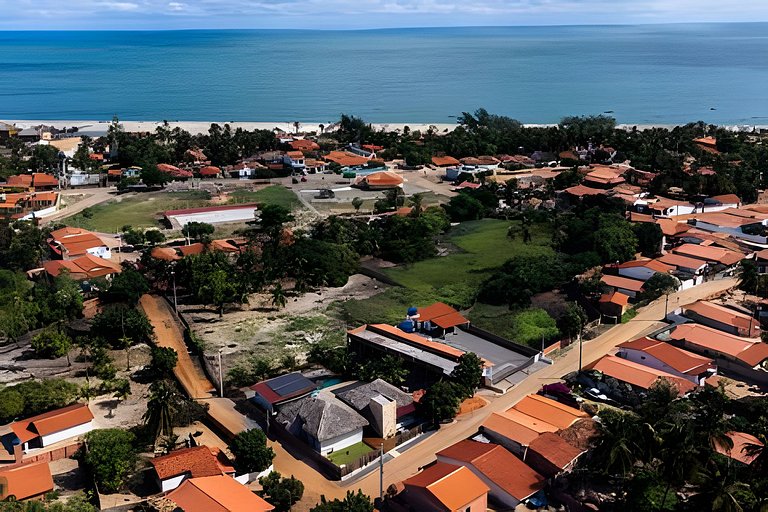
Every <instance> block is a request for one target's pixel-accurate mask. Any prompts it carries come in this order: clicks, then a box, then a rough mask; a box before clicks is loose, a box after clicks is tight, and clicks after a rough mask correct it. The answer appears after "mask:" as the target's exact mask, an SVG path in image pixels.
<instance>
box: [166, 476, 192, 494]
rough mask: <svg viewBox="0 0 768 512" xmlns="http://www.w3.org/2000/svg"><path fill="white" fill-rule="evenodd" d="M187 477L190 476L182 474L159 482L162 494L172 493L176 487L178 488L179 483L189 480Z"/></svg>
mask: <svg viewBox="0 0 768 512" xmlns="http://www.w3.org/2000/svg"><path fill="white" fill-rule="evenodd" d="M189 476H190V474H189V473H184V474H183V475H179V476H174V477H171V478H166V479H165V480H161V481H160V489H161V490H162V491H163V492H168V491H172V490H174V489H175V488H177V487H178V486H180V485H181V482H183V481H184V480H186V479H187V478H189Z"/></svg>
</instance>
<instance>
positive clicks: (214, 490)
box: [165, 475, 275, 512]
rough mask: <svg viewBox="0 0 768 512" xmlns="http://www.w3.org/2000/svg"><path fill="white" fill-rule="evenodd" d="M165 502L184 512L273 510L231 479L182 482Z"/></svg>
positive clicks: (207, 477) (212, 478)
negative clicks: (172, 503)
mask: <svg viewBox="0 0 768 512" xmlns="http://www.w3.org/2000/svg"><path fill="white" fill-rule="evenodd" d="M165 497H166V498H167V499H169V500H171V501H173V502H174V503H176V505H178V506H179V507H180V508H182V509H183V510H184V512H269V511H270V510H274V508H275V507H273V506H272V505H270V504H269V503H267V502H266V501H264V500H263V499H262V498H260V497H259V496H257V495H256V494H254V493H253V492H251V491H250V490H249V489H248V488H247V487H246V486H244V485H242V484H240V483H239V482H237V481H236V480H235V479H234V478H232V477H230V476H223V475H222V476H206V477H202V478H191V479H189V480H184V482H182V484H181V485H180V486H178V487H177V488H176V489H174V490H173V491H171V492H169V493H168V494H167V495H166V496H165Z"/></svg>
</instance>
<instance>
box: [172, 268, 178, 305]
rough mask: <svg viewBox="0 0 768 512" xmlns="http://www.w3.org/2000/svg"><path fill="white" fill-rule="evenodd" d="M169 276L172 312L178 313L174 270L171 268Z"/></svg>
mask: <svg viewBox="0 0 768 512" xmlns="http://www.w3.org/2000/svg"><path fill="white" fill-rule="evenodd" d="M171 277H172V278H173V312H174V313H178V312H179V311H178V306H177V304H176V272H175V271H173V270H171Z"/></svg>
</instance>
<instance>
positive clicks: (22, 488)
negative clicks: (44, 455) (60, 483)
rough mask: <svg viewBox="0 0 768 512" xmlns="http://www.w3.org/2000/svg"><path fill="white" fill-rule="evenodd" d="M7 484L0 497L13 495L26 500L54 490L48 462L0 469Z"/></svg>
mask: <svg viewBox="0 0 768 512" xmlns="http://www.w3.org/2000/svg"><path fill="white" fill-rule="evenodd" d="M2 480H5V482H4V483H5V484H6V485H7V488H6V489H3V493H2V494H0V498H3V499H5V498H7V497H8V496H13V497H15V499H16V500H17V501H21V500H26V499H28V498H32V497H35V496H40V495H42V494H45V493H48V492H51V491H52V490H53V478H52V477H51V469H50V468H49V467H48V463H47V462H35V463H32V464H22V465H18V466H14V467H11V468H8V469H4V470H2V471H0V481H2Z"/></svg>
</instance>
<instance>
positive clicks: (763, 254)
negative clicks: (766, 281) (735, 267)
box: [755, 249, 768, 274]
mask: <svg viewBox="0 0 768 512" xmlns="http://www.w3.org/2000/svg"><path fill="white" fill-rule="evenodd" d="M755 264H756V265H757V271H758V272H759V273H761V274H768V249H763V250H762V251H757V252H756V253H755Z"/></svg>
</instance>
